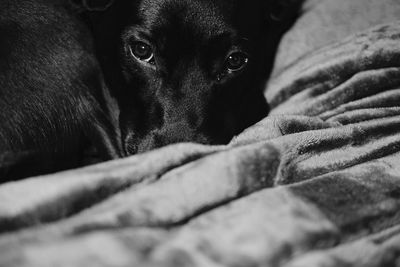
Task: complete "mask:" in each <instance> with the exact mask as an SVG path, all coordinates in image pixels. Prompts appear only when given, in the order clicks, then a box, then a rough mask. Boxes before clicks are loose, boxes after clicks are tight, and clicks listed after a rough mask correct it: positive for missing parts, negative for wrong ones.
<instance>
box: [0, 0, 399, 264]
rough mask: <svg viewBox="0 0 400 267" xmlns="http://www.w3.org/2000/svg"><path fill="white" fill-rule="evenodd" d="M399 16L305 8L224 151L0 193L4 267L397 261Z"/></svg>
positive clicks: (383, 1) (374, 4)
mask: <svg viewBox="0 0 400 267" xmlns="http://www.w3.org/2000/svg"><path fill="white" fill-rule="evenodd" d="M398 18H399V19H400V2H399V1H398V0H308V1H306V2H305V3H304V4H303V13H302V15H301V17H300V18H299V20H298V21H297V23H296V24H295V25H294V27H293V28H292V29H291V30H290V31H289V32H288V33H287V34H286V36H285V37H284V39H283V41H282V44H281V45H280V49H279V51H278V55H277V59H276V64H275V68H274V72H273V75H272V78H271V81H270V83H269V85H268V88H267V90H266V97H267V98H268V100H269V102H270V103H271V105H272V111H271V114H270V116H268V117H267V118H265V119H264V120H262V121H261V122H259V123H258V124H256V125H254V126H252V127H250V128H249V129H247V130H246V131H244V132H243V133H242V134H240V135H239V136H237V137H236V138H235V139H234V140H232V142H231V143H230V144H229V145H227V146H214V147H209V146H202V145H196V144H178V145H172V146H169V147H165V148H162V149H159V150H156V151H152V152H149V153H146V154H143V155H137V156H133V157H130V158H126V159H121V160H118V161H112V162H107V163H104V164H100V165H96V166H91V167H87V168H84V169H79V170H73V171H67V172H63V173H60V174H55V175H50V176H43V177H35V178H31V179H27V180H24V181H20V182H14V183H8V184H4V185H1V186H0V232H1V233H0V266H30V267H33V266H38V267H45V266H107V267H111V266H118V267H119V266H215V267H222V266H230V267H239V266H285V267H289V266H290V267H300V266H307V267H311V266H321V267H322V266H324V267H326V266H332V267H334V266H398V265H399V262H400V104H399V103H400V22H397V19H398ZM249 105H251V103H249Z"/></svg>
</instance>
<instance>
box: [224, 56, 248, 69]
mask: <svg viewBox="0 0 400 267" xmlns="http://www.w3.org/2000/svg"><path fill="white" fill-rule="evenodd" d="M248 61H249V58H248V56H247V55H246V54H245V53H243V52H233V53H231V54H230V55H229V56H228V57H227V58H226V63H225V64H226V68H227V69H228V71H231V72H234V71H239V70H241V69H243V67H244V66H246V64H247V62H248Z"/></svg>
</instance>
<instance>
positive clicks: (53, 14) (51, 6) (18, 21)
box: [0, 0, 121, 182]
mask: <svg viewBox="0 0 400 267" xmlns="http://www.w3.org/2000/svg"><path fill="white" fill-rule="evenodd" d="M93 51H94V49H93V47H92V40H91V37H90V32H89V31H88V30H87V28H86V26H85V25H84V24H83V23H81V22H80V21H78V20H77V19H76V18H75V16H74V15H73V13H72V11H71V10H70V9H69V8H68V5H67V4H66V3H64V1H62V0H2V1H0V182H4V181H7V180H11V179H16V178H21V177H24V176H28V175H35V174H42V173H47V172H51V171H56V170H62V169H66V168H71V167H76V166H79V165H80V164H81V163H82V157H83V151H84V150H85V147H87V144H88V143H89V142H90V143H91V144H93V146H94V147H95V148H96V149H97V151H99V153H100V154H101V155H102V158H103V159H110V158H116V157H119V156H120V155H121V152H120V150H119V147H120V146H119V144H118V140H117V139H118V138H117V137H118V136H117V134H116V132H115V131H114V128H113V126H112V123H111V120H110V119H109V118H108V117H107V115H106V112H104V111H105V110H106V109H105V103H104V101H101V99H103V98H102V95H103V93H102V91H101V90H102V88H103V87H104V86H103V78H102V74H101V71H100V67H99V65H98V63H97V60H96V58H95V55H94V52H93Z"/></svg>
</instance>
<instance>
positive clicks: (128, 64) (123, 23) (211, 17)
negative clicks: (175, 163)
mask: <svg viewBox="0 0 400 267" xmlns="http://www.w3.org/2000/svg"><path fill="white" fill-rule="evenodd" d="M269 7H270V6H269V5H268V0H252V1H243V0H219V1H216V0H140V1H139V0H118V1H116V2H115V3H114V5H113V6H112V7H111V8H109V9H108V10H107V11H106V12H105V13H103V14H100V15H98V17H97V19H96V18H95V19H94V25H95V27H96V30H95V32H96V36H97V40H96V42H97V44H99V55H100V57H101V58H102V63H103V67H104V68H105V69H106V70H105V75H106V78H107V80H108V83H109V86H110V88H111V90H112V94H113V96H114V97H115V98H116V99H117V101H118V106H119V122H120V128H121V136H122V139H123V140H122V141H123V143H124V147H125V150H126V152H127V154H134V153H137V152H141V151H145V150H148V149H151V148H155V147H159V146H163V145H166V144H169V143H175V142H184V141H193V142H199V143H207V144H222V143H227V142H228V141H229V140H230V139H231V138H232V137H233V136H234V135H235V134H237V133H239V132H240V131H242V130H243V129H244V128H246V127H248V126H250V125H251V124H253V123H255V122H257V121H258V120H260V119H262V118H263V117H264V116H266V115H267V113H268V105H267V103H266V101H265V98H264V95H263V89H264V87H265V82H266V79H267V76H268V71H269V68H270V64H271V62H272V57H271V51H272V50H273V46H274V45H275V44H276V40H272V39H273V38H274V37H271V36H273V35H271V34H268V33H269V31H270V30H271V27H272V25H271V20H268V15H267V14H269ZM99 18H100V19H99ZM272 30H273V29H272Z"/></svg>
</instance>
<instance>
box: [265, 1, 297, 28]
mask: <svg viewBox="0 0 400 267" xmlns="http://www.w3.org/2000/svg"><path fill="white" fill-rule="evenodd" d="M303 2H304V0H267V1H265V2H264V3H265V5H266V6H265V10H266V12H267V14H266V15H267V19H268V20H269V21H272V22H278V23H279V22H284V21H288V20H291V19H293V17H294V16H296V15H297V14H298V12H299V7H300V6H301V4H302V3H303Z"/></svg>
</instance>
